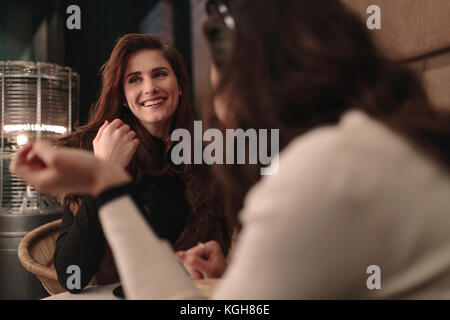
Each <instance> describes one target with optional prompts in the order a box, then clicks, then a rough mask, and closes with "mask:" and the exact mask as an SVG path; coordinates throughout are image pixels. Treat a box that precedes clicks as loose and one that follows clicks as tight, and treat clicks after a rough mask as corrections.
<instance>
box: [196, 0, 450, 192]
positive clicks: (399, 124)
mask: <svg viewBox="0 0 450 320" xmlns="http://www.w3.org/2000/svg"><path fill="white" fill-rule="evenodd" d="M225 2H226V3H227V4H228V7H229V9H230V12H231V15H232V16H233V18H234V21H235V27H234V29H230V28H229V27H227V26H226V25H225V23H224V20H223V18H222V17H221V15H220V14H219V13H218V11H216V12H213V13H212V14H211V15H210V19H209V20H208V21H207V23H206V24H205V27H204V31H205V35H206V37H207V39H208V41H209V44H210V48H211V53H212V58H213V62H214V64H215V66H216V67H217V69H218V70H219V73H220V82H219V84H218V86H217V88H216V90H215V92H213V94H215V95H217V94H224V96H230V97H232V99H230V100H229V102H230V103H229V111H230V112H231V113H232V114H233V116H234V118H235V119H236V120H237V123H236V126H237V127H240V128H243V129H246V128H255V129H258V128H266V129H271V128H277V129H280V148H281V149H282V148H283V147H285V146H286V145H287V144H288V143H289V142H290V141H291V140H292V139H293V138H294V137H295V136H297V135H299V134H302V133H305V132H307V131H308V130H311V129H313V128H315V127H317V126H320V125H325V124H333V123H336V122H337V121H338V120H339V118H340V117H341V115H342V114H343V113H344V112H345V111H347V110H348V109H350V108H359V109H362V110H364V111H365V112H366V113H368V114H369V115H371V116H373V117H374V118H377V119H379V120H381V121H383V122H385V123H386V124H388V125H389V126H390V127H391V128H392V129H394V130H396V131H397V132H399V133H400V134H403V135H405V136H406V137H407V138H408V139H409V141H413V142H415V143H416V144H417V145H418V146H420V147H422V148H424V149H426V151H427V152H428V154H430V155H432V156H435V157H436V158H438V159H440V160H442V161H443V163H445V164H446V165H447V166H450V121H449V116H448V113H443V112H438V111H436V110H434V109H433V108H432V107H431V106H430V104H429V102H428V99H427V97H426V94H425V91H424V89H423V85H422V84H421V82H420V81H419V80H418V78H417V77H416V75H415V74H414V73H413V72H412V71H410V70H409V69H407V68H406V67H405V66H404V65H403V64H401V63H395V62H392V61H388V60H387V59H385V58H384V57H383V55H382V54H381V53H380V51H379V50H378V49H377V48H376V47H375V46H374V45H373V43H372V41H371V39H370V36H369V31H368V29H367V28H366V27H365V25H364V24H363V23H362V21H361V20H360V19H359V18H358V17H357V16H356V15H355V14H354V13H352V12H351V11H350V10H349V9H347V8H346V7H344V6H343V5H342V4H341V3H340V2H339V1H336V0H314V1H311V0H283V1H272V0H230V1H225ZM211 118H212V120H210V123H211V125H212V126H215V125H217V126H220V124H218V122H217V120H214V117H211ZM226 170H229V172H227V173H226V174H224V171H226ZM245 170H247V172H244V171H245ZM218 171H219V175H221V176H222V177H227V179H226V180H227V183H228V184H229V186H230V188H229V190H231V189H233V190H236V192H239V193H241V194H245V191H246V190H242V189H243V188H247V189H248V187H249V186H251V185H252V184H253V183H254V182H256V181H257V180H258V178H259V175H258V172H259V171H258V170H257V168H253V169H252V170H251V171H249V168H248V167H245V166H241V167H239V168H238V167H237V166H232V168H228V169H227V166H221V167H220V168H218ZM233 176H234V178H233ZM244 177H246V178H247V179H248V183H247V185H246V184H245V183H243V182H242V180H243V179H244ZM233 182H235V183H234V185H233V186H231V184H233ZM245 185H246V186H245ZM239 186H241V187H239ZM243 186H245V187H243Z"/></svg>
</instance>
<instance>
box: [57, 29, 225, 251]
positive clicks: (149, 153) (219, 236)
mask: <svg viewBox="0 0 450 320" xmlns="http://www.w3.org/2000/svg"><path fill="white" fill-rule="evenodd" d="M142 49H154V50H159V51H160V52H162V54H163V55H164V57H165V58H166V59H167V61H168V62H169V64H170V65H171V67H172V69H173V71H174V73H175V76H176V78H177V81H178V86H179V87H180V89H181V91H182V92H183V94H182V95H181V96H180V100H179V104H178V107H177V109H176V111H175V113H174V115H173V118H172V124H171V128H170V132H173V130H175V129H177V128H184V129H187V130H189V131H190V132H191V134H192V131H193V121H194V115H193V112H192V109H191V107H190V102H189V97H188V92H189V82H188V76H187V72H186V67H185V64H184V62H183V58H182V56H181V55H180V53H179V52H178V51H177V50H176V49H175V48H174V47H173V46H171V45H169V44H167V43H165V42H163V41H162V40H160V39H159V38H158V37H156V36H154V35H151V34H127V35H124V36H123V37H121V38H119V39H118V41H117V43H116V45H115V47H114V49H113V51H112V53H111V56H110V57H109V59H108V61H106V63H105V64H104V65H103V66H102V67H101V77H102V88H101V92H100V96H99V98H98V100H97V101H96V102H95V104H94V105H93V107H92V108H91V112H90V115H89V121H88V123H87V124H85V125H83V126H81V127H79V128H77V130H76V131H75V132H73V133H72V134H70V135H68V136H66V137H64V138H62V139H59V140H58V141H57V142H56V144H57V145H59V146H66V147H75V148H81V149H85V150H93V146H92V140H93V139H94V138H95V136H96V134H97V131H98V129H99V128H100V127H101V126H102V125H103V123H104V121H105V120H108V121H112V120H114V119H116V118H120V119H122V121H124V122H125V123H127V124H128V125H130V127H131V128H132V130H134V131H135V132H136V137H138V138H139V140H140V143H139V146H138V148H137V150H136V153H135V155H134V156H133V158H132V160H131V162H130V164H129V165H128V167H127V171H128V172H129V173H130V174H131V176H132V177H133V179H134V181H135V182H139V181H141V179H142V177H143V175H145V174H149V175H162V174H170V175H179V176H180V177H181V180H182V181H183V182H184V184H185V187H186V198H187V201H188V202H189V204H190V207H191V215H190V218H189V220H188V223H187V226H186V228H185V229H184V231H183V233H182V234H181V236H180V238H179V239H178V240H177V242H176V243H175V249H177V250H181V249H188V248H190V247H192V246H194V245H196V244H197V243H198V242H199V241H202V242H203V241H208V240H213V239H214V240H217V241H218V242H219V243H220V245H221V246H222V249H223V250H224V252H227V251H228V249H229V246H230V242H231V232H230V230H229V229H228V228H227V226H226V224H225V220H224V217H223V206H222V200H221V191H220V188H219V186H218V185H217V184H215V182H214V180H213V179H212V178H211V176H210V172H209V170H210V168H208V167H206V166H193V165H186V164H183V165H180V166H176V165H174V164H173V163H172V162H171V161H170V157H169V156H170V150H171V148H172V147H173V145H174V143H175V142H173V141H171V139H170V135H169V137H168V138H167V139H166V141H161V140H159V139H158V138H156V137H154V136H152V135H151V134H150V133H149V132H148V131H147V130H146V129H145V128H144V127H143V126H142V124H141V123H140V122H139V121H138V119H137V118H136V117H135V116H134V115H133V114H132V112H131V111H130V110H129V108H127V107H124V105H123V104H124V102H125V96H124V91H123V76H124V72H125V68H126V65H127V62H128V59H129V57H130V55H132V54H133V53H135V52H137V51H139V50H142ZM161 145H163V147H161ZM80 199H81V195H64V197H63V202H64V204H65V205H68V206H70V208H71V209H72V210H73V211H75V210H76V209H77V208H78V206H79V204H80Z"/></svg>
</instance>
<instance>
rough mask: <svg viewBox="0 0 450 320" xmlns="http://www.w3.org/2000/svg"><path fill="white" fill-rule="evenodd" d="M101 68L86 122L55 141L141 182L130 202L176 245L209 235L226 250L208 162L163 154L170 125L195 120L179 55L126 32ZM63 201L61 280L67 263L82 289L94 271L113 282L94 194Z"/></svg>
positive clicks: (150, 37) (57, 257)
mask: <svg viewBox="0 0 450 320" xmlns="http://www.w3.org/2000/svg"><path fill="white" fill-rule="evenodd" d="M101 71H102V89H101V93H100V97H99V99H98V100H97V102H96V103H95V105H94V106H93V108H92V110H91V114H90V118H89V122H88V123H87V124H86V125H84V126H81V127H80V128H78V129H77V130H76V131H75V132H74V133H72V134H70V135H69V136H67V137H64V138H62V139H60V140H59V141H57V145H59V146H61V147H62V146H66V147H74V148H80V149H83V150H89V151H93V153H94V155H95V156H96V157H98V158H100V159H102V160H104V161H107V162H109V163H113V164H117V165H119V166H120V167H121V168H124V169H126V171H127V172H128V173H129V174H130V175H131V176H132V177H133V181H134V182H135V183H136V184H137V185H138V186H139V188H140V189H141V194H140V197H141V199H139V200H136V201H137V203H140V205H141V207H142V209H143V210H144V215H145V217H146V220H147V222H148V223H150V225H152V227H153V228H154V229H155V230H156V232H157V233H158V234H159V236H161V237H162V238H164V239H167V240H168V241H169V242H170V243H171V244H172V245H173V246H174V248H175V249H187V248H189V247H191V246H193V245H195V244H197V243H198V242H203V241H208V240H211V239H215V240H218V241H219V242H220V243H221V244H222V246H223V249H224V250H225V251H226V250H228V247H229V244H230V235H229V232H228V228H227V225H226V224H225V219H223V216H222V212H223V210H222V206H221V200H220V195H219V190H218V188H217V186H215V185H214V183H213V181H212V180H211V179H210V177H209V173H208V168H207V167H199V166H196V167H193V166H188V165H186V164H184V165H179V166H176V165H174V164H173V163H172V162H171V161H170V158H169V157H168V154H169V152H170V150H171V148H172V146H173V142H172V141H171V139H170V135H171V132H172V131H173V130H175V129H178V128H183V129H187V130H189V131H191V130H192V124H193V121H194V116H193V112H192V110H191V108H190V105H189V84H188V77H187V74H186V69H185V66H184V63H183V59H182V57H181V55H180V54H179V53H178V52H177V51H176V49H175V48H173V47H172V46H170V45H168V44H167V43H164V42H163V41H161V40H160V39H158V38H157V37H156V36H154V35H150V34H127V35H125V36H123V37H121V38H120V39H119V40H118V41H117V44H116V46H115V47H114V49H113V51H112V53H111V56H110V58H109V59H108V61H107V62H106V63H105V64H104V65H103V67H102V69H101ZM64 204H65V211H64V215H63V219H62V224H61V228H60V235H59V238H58V240H57V244H56V251H55V255H54V262H55V267H56V270H57V274H58V278H59V280H60V283H61V284H62V285H63V286H64V287H65V288H68V286H67V278H68V277H69V276H70V273H67V267H68V266H69V265H77V266H79V267H80V270H81V276H82V277H81V288H83V287H84V286H86V285H87V284H88V283H89V281H91V279H92V277H93V276H94V274H97V276H96V283H98V284H107V283H111V282H114V281H117V280H118V279H117V275H116V273H115V269H114V263H113V259H112V256H111V253H110V250H109V248H108V246H107V245H106V243H105V239H104V236H103V233H102V230H101V227H100V223H99V221H98V213H97V206H96V204H95V202H94V200H93V198H92V197H89V196H88V195H84V196H81V195H74V194H66V195H65V196H64ZM102 260H103V262H102V264H101V261H102ZM98 271H100V272H98ZM81 288H75V289H73V288H71V291H73V292H77V291H79V290H80V289H81Z"/></svg>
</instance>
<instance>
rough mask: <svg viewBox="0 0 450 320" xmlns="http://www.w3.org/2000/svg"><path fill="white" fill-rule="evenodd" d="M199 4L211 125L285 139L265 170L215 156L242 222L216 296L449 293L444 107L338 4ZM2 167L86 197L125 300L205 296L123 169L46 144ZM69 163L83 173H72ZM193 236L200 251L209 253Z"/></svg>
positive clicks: (253, 0) (449, 154)
mask: <svg viewBox="0 0 450 320" xmlns="http://www.w3.org/2000/svg"><path fill="white" fill-rule="evenodd" d="M208 3H209V4H210V5H211V6H210V7H209V8H210V14H211V16H210V20H209V22H208V24H207V27H206V35H207V38H208V41H209V43H210V45H211V52H212V56H213V60H214V63H215V69H213V70H215V71H213V73H212V75H213V77H212V78H213V79H212V80H213V86H214V87H215V92H214V95H213V101H214V114H215V115H214V117H215V120H217V122H216V124H217V126H218V127H219V128H222V129H223V128H242V129H248V128H254V129H272V128H278V129H279V130H280V149H281V152H280V157H279V161H280V163H279V172H278V174H275V175H272V176H265V177H263V178H260V176H259V170H258V169H259V166H258V165H252V166H248V165H245V166H238V165H220V166H217V170H218V175H217V176H218V177H219V179H221V181H222V184H223V185H224V186H225V188H226V194H227V195H228V196H230V201H231V203H232V207H234V208H241V210H240V211H239V212H238V211H235V210H232V211H231V212H230V214H231V215H232V217H233V218H235V219H236V218H238V219H239V220H240V222H241V223H242V230H241V232H240V235H239V241H238V243H237V246H236V251H235V252H234V255H233V258H232V261H231V263H230V265H229V266H228V267H227V270H226V272H225V274H224V275H223V277H222V281H221V283H220V285H219V287H218V288H217V289H216V290H215V291H214V294H213V297H212V298H215V299H317V298H321V299H368V298H378V299H382V298H385V299H389V298H391V299H399V298H405V299H406V298H416V299H424V298H432V299H448V298H449V297H450V264H449V261H450V251H449V250H448V248H449V246H450V233H449V232H448V228H449V225H450V214H449V209H448V208H450V196H449V195H450V173H449V169H450V114H449V112H445V111H438V110H435V109H434V108H433V107H432V105H431V104H430V103H429V101H428V99H427V97H426V94H425V92H424V89H423V85H422V84H421V82H420V81H419V80H418V78H417V77H416V75H415V74H414V73H413V72H411V71H410V70H408V69H407V68H406V67H405V66H403V65H402V64H400V63H394V62H392V61H389V60H387V59H386V58H384V57H383V55H382V54H381V53H380V52H379V50H377V49H376V48H375V46H374V45H373V44H372V42H371V40H370V38H369V35H368V31H367V29H366V28H365V26H364V24H363V23H362V22H361V21H360V19H359V18H358V17H356V16H355V15H354V14H353V13H352V12H351V11H349V10H348V9H347V8H346V7H344V6H343V5H342V4H341V3H340V2H339V1H336V0H315V1H310V0H284V1H272V0H232V1H220V0H215V1H208ZM219 121H220V122H219ZM75 159H76V161H75ZM12 170H13V171H14V172H16V173H18V174H19V175H20V176H21V177H22V178H24V179H25V180H27V181H30V182H31V183H33V184H34V185H36V187H38V188H39V189H42V190H47V191H52V190H58V189H62V190H72V191H77V190H85V191H88V192H89V193H90V194H92V195H94V196H96V199H97V203H98V204H99V206H100V210H99V214H100V220H101V224H102V228H103V230H104V231H105V235H106V237H107V239H108V240H109V241H110V244H111V247H112V250H113V251H114V254H115V257H116V261H117V263H118V266H119V270H120V274H121V277H122V280H123V285H124V288H125V293H126V295H127V297H128V298H131V299H145V298H148V299H161V298H197V297H200V294H199V292H198V291H197V290H196V288H195V286H194V285H193V283H192V281H191V280H190V279H189V277H187V275H186V274H185V271H184V270H183V268H182V267H180V266H179V264H178V263H177V260H176V259H175V257H174V256H173V252H172V251H171V250H169V249H168V248H167V246H166V245H164V243H161V241H160V240H159V239H158V237H157V236H156V235H155V233H154V232H153V231H152V230H150V229H149V228H146V227H145V226H143V225H142V223H141V221H142V218H141V217H140V213H139V211H140V210H139V208H138V207H136V206H135V205H133V203H132V202H131V201H130V199H131V198H132V197H133V194H134V192H133V190H131V189H130V188H129V187H127V184H126V183H127V182H129V181H130V178H129V177H128V176H127V174H126V173H125V172H124V171H123V170H121V169H120V168H118V167H117V166H111V165H109V164H105V163H104V162H100V161H98V160H96V159H95V158H93V157H91V156H89V155H88V154H83V153H81V152H77V153H74V152H72V151H71V150H59V151H55V150H52V149H51V148H49V147H48V146H46V145H45V144H42V143H38V144H35V145H29V146H27V147H26V148H25V149H23V150H22V151H21V152H20V153H19V154H18V156H17V158H16V160H15V161H14V163H13V165H12ZM70 170H73V171H74V173H73V174H77V175H78V174H79V175H82V177H83V179H80V178H78V179H75V180H76V183H75V184H72V185H71V184H70V182H69V181H71V177H67V176H66V175H65V174H66V173H68V172H70ZM106 172H114V173H115V174H114V176H111V175H110V174H107V173H106ZM81 173H83V174H81ZM116 185H119V187H117V186H116ZM244 196H245V201H244V200H243V199H244ZM124 209H127V210H129V212H127V214H124V213H123V212H122V211H123V210H124ZM130 230H134V235H133V237H127V238H126V239H125V236H124V235H126V234H129V233H130ZM143 241H145V246H146V247H148V246H151V248H152V250H149V251H145V252H144V250H143V247H144V245H143V244H142V242H143ZM135 247H138V249H139V252H140V254H139V256H136V255H135V254H134V253H132V252H130V248H135ZM197 247H199V248H200V249H201V257H203V258H204V260H205V261H204V262H205V263H214V262H213V261H214V259H215V258H216V257H217V254H220V253H217V251H215V253H214V254H212V251H211V248H210V247H207V246H197ZM155 257H161V259H160V261H159V262H160V263H159V264H154V263H153V264H152V263H150V262H151V261H152V260H154V259H155ZM162 257H163V258H162ZM163 259H164V260H163ZM142 261H149V263H148V265H149V267H148V269H146V270H142V268H140V266H141V265H142ZM143 282H145V284H146V285H144V284H143Z"/></svg>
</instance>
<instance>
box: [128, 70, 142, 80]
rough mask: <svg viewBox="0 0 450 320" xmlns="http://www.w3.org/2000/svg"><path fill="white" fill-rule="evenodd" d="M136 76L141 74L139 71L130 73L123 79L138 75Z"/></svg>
mask: <svg viewBox="0 0 450 320" xmlns="http://www.w3.org/2000/svg"><path fill="white" fill-rule="evenodd" d="M138 74H141V72H140V71H135V72H131V73H129V74H128V75H127V76H126V77H125V79H128V77H130V76H134V75H138Z"/></svg>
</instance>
